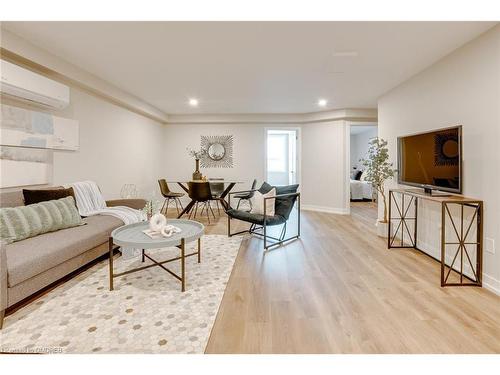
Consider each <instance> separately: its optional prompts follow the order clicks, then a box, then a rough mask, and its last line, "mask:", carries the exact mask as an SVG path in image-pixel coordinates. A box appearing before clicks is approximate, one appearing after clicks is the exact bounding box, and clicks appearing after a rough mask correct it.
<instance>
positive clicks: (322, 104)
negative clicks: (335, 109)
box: [318, 99, 328, 107]
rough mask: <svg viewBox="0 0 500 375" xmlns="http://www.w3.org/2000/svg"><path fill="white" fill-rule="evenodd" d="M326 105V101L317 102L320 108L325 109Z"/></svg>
mask: <svg viewBox="0 0 500 375" xmlns="http://www.w3.org/2000/svg"><path fill="white" fill-rule="evenodd" d="M327 103H328V100H326V99H320V100H318V105H319V106H320V107H326V105H327Z"/></svg>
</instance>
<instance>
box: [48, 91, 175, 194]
mask: <svg viewBox="0 0 500 375" xmlns="http://www.w3.org/2000/svg"><path fill="white" fill-rule="evenodd" d="M59 114H60V115H61V116H63V117H69V118H73V119H75V120H78V121H79V124H80V150H79V151H77V152H59V151H55V152H54V184H64V183H68V182H72V181H79V180H94V181H96V182H97V183H98V184H99V186H100V188H101V191H102V192H103V194H104V197H105V198H119V197H120V190H121V187H122V186H123V184H135V185H136V186H137V189H138V196H140V197H144V198H149V197H151V196H152V195H153V193H156V190H157V185H158V184H157V182H156V179H157V176H158V175H160V174H161V171H162V170H163V169H164V167H165V162H164V160H162V156H163V148H164V145H163V136H164V127H165V125H162V124H160V123H159V122H156V121H154V120H151V119H149V118H146V117H143V116H141V115H138V114H136V113H134V112H131V111H128V110H126V109H124V108H122V107H119V106H116V105H114V104H111V103H109V102H107V101H104V100H101V99H99V98H98V97H95V96H92V95H89V94H86V93H85V92H82V91H80V90H77V89H72V90H71V105H70V106H69V107H68V108H66V109H65V110H64V111H61V112H59Z"/></svg>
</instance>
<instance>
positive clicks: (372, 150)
mask: <svg viewBox="0 0 500 375" xmlns="http://www.w3.org/2000/svg"><path fill="white" fill-rule="evenodd" d="M360 162H361V164H362V165H363V166H364V167H365V171H364V174H365V177H364V179H365V181H368V182H371V183H372V186H373V187H374V188H375V190H376V191H377V192H378V193H380V195H381V197H382V202H383V204H384V216H383V218H382V220H377V234H378V235H379V236H381V237H386V236H387V198H386V194H385V188H384V184H385V181H387V180H388V179H390V178H392V177H394V169H393V168H392V163H390V162H389V150H388V149H387V141H386V140H384V139H382V138H378V137H377V138H373V139H372V140H370V142H369V143H368V152H367V157H366V159H361V160H360Z"/></svg>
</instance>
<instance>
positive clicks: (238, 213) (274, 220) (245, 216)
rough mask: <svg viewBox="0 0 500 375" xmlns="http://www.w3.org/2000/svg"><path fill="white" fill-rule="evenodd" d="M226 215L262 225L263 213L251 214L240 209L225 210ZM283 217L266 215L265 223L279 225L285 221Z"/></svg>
mask: <svg viewBox="0 0 500 375" xmlns="http://www.w3.org/2000/svg"><path fill="white" fill-rule="evenodd" d="M226 213H227V215H228V216H229V217H232V218H233V219H238V220H242V221H246V222H248V223H253V224H259V225H264V215H262V214H253V213H250V212H247V211H242V210H234V209H230V210H227V212H226ZM285 221H286V220H285V218H284V217H283V216H281V215H274V216H267V217H266V225H279V224H283V223H284V222H285Z"/></svg>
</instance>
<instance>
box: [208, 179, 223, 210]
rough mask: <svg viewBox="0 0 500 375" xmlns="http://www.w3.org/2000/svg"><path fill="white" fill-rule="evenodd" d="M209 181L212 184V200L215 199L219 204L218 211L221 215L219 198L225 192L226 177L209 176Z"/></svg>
mask: <svg viewBox="0 0 500 375" xmlns="http://www.w3.org/2000/svg"><path fill="white" fill-rule="evenodd" d="M208 182H209V184H210V191H211V192H212V200H213V201H215V203H216V205H217V213H218V214H219V216H220V207H219V200H220V197H221V195H222V193H223V192H224V179H223V178H209V179H208Z"/></svg>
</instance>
